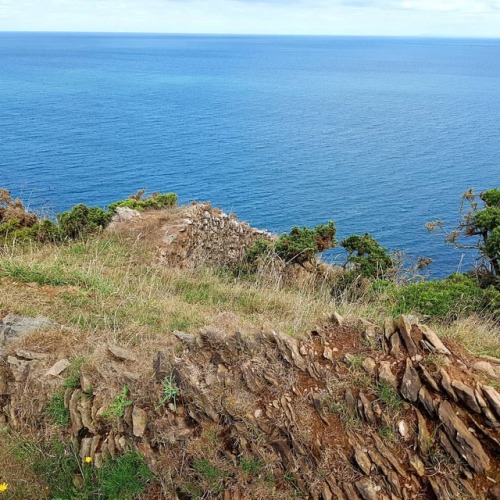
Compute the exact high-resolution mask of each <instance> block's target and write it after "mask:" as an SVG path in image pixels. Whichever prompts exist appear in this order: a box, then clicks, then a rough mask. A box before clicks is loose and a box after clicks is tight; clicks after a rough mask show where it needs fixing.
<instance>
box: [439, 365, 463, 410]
mask: <svg viewBox="0 0 500 500" xmlns="http://www.w3.org/2000/svg"><path fill="white" fill-rule="evenodd" d="M439 373H440V374H441V386H442V387H443V389H444V390H445V392H446V394H448V396H450V398H451V399H453V401H454V402H455V403H457V402H458V397H457V395H456V393H455V391H454V390H453V387H452V386H451V378H450V376H449V375H448V372H446V370H445V369H444V368H441V370H440V372H439Z"/></svg>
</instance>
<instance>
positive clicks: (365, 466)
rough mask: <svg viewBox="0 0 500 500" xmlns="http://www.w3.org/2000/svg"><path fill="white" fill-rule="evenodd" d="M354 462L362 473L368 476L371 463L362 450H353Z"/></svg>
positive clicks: (356, 448) (357, 447) (358, 448)
mask: <svg viewBox="0 0 500 500" xmlns="http://www.w3.org/2000/svg"><path fill="white" fill-rule="evenodd" d="M354 460H355V461H356V463H357V464H358V466H359V468H360V469H361V470H362V471H363V473H364V474H365V475H367V476H369V475H370V472H371V469H372V461H371V460H370V457H369V456H368V455H367V453H366V450H363V449H362V448H360V447H359V446H356V447H355V448H354Z"/></svg>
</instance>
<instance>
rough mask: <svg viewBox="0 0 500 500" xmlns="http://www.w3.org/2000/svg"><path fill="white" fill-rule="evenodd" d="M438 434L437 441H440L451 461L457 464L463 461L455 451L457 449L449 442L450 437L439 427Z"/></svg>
mask: <svg viewBox="0 0 500 500" xmlns="http://www.w3.org/2000/svg"><path fill="white" fill-rule="evenodd" d="M438 436H439V441H440V442H441V445H442V446H443V448H444V449H445V451H446V452H447V453H448V455H450V457H451V458H452V459H453V461H454V462H455V463H457V464H460V463H462V462H463V460H462V457H461V456H460V455H459V454H458V453H457V450H455V448H454V447H453V445H452V444H451V441H450V439H449V438H448V436H447V435H446V433H445V432H444V431H442V430H441V429H439V431H438Z"/></svg>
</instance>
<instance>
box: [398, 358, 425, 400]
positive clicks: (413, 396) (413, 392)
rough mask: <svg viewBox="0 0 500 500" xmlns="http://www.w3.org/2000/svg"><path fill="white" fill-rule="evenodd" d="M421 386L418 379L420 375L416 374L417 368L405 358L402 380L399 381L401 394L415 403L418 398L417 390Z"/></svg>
mask: <svg viewBox="0 0 500 500" xmlns="http://www.w3.org/2000/svg"><path fill="white" fill-rule="evenodd" d="M421 387H422V382H421V381H420V377H419V376H418V373H417V370H416V369H415V368H414V367H413V363H412V362H411V360H410V359H408V358H407V359H406V370H405V373H404V375H403V380H402V382H401V388H400V391H401V395H402V396H403V397H404V398H405V399H407V400H408V401H411V402H412V403H415V402H416V401H417V399H418V392H419V391H420V388H421Z"/></svg>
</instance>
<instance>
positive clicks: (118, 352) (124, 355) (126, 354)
mask: <svg viewBox="0 0 500 500" xmlns="http://www.w3.org/2000/svg"><path fill="white" fill-rule="evenodd" d="M108 351H109V352H110V353H111V354H112V355H113V356H114V357H115V358H117V359H119V360H120V361H137V358H136V357H135V356H134V354H132V353H131V352H130V351H129V350H127V349H123V347H118V346H117V345H108Z"/></svg>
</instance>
